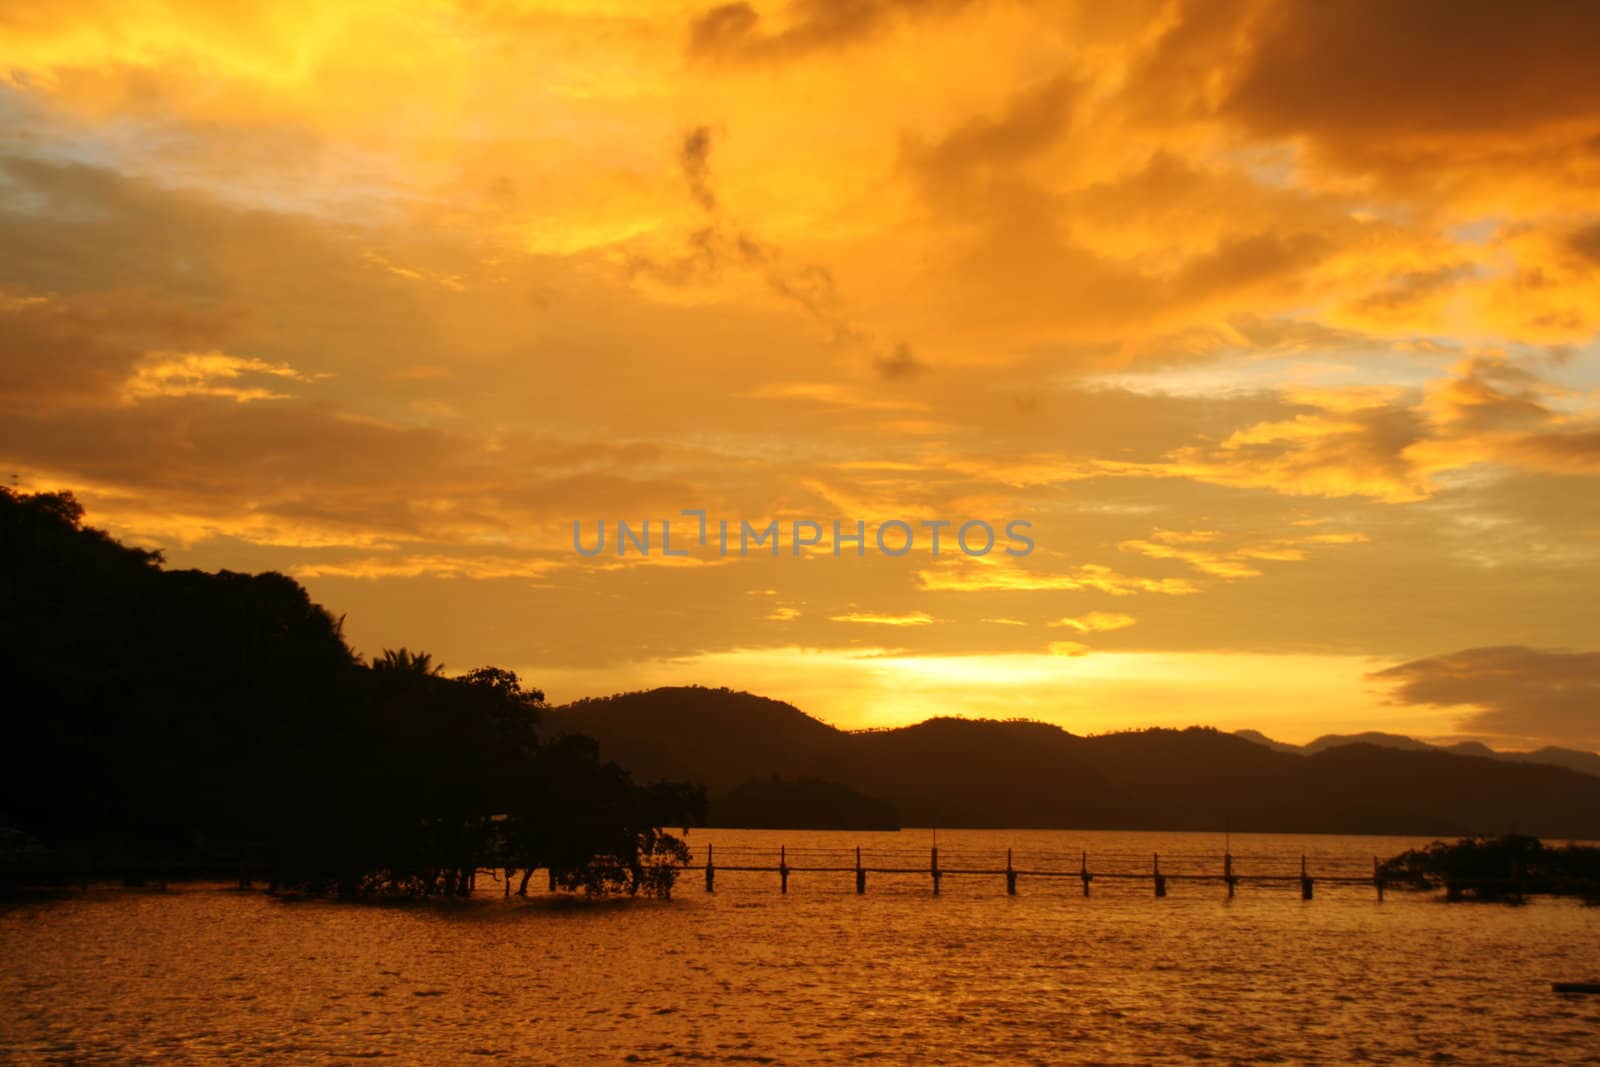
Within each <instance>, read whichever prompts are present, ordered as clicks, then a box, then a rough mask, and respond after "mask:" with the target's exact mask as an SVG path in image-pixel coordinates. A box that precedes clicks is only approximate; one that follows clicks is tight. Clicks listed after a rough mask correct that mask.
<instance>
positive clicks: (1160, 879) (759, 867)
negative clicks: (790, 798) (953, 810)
mask: <svg viewBox="0 0 1600 1067" xmlns="http://www.w3.org/2000/svg"><path fill="white" fill-rule="evenodd" d="M715 848H716V846H715V845H708V846H707V847H706V859H705V864H704V867H703V870H704V872H705V881H706V892H707V893H714V892H716V890H717V874H718V873H719V872H723V871H727V872H740V873H756V874H776V875H777V876H778V891H779V892H780V893H788V892H789V876H790V875H793V874H823V875H848V874H853V875H855V883H856V893H857V894H858V895H864V894H865V893H866V891H867V880H868V876H869V875H922V876H926V877H927V878H929V879H930V881H931V884H932V889H933V895H934V896H938V895H939V892H940V889H941V887H942V884H943V880H944V879H945V878H946V877H947V876H950V877H959V878H997V879H998V878H1004V879H1005V887H1006V893H1007V894H1008V895H1010V896H1016V895H1017V886H1018V883H1019V882H1020V881H1021V880H1022V879H1024V878H1027V879H1029V880H1033V879H1060V878H1065V879H1077V880H1078V881H1079V882H1080V883H1081V884H1082V886H1083V895H1084V896H1089V893H1090V886H1091V885H1093V883H1095V882H1097V881H1101V882H1106V881H1119V882H1148V883H1150V886H1151V889H1152V890H1153V892H1154V895H1155V896H1157V897H1165V896H1166V895H1167V883H1169V882H1215V883H1217V884H1219V885H1221V886H1222V887H1224V889H1225V890H1226V892H1227V895H1228V896H1229V897H1232V896H1233V895H1234V893H1235V890H1236V889H1237V888H1238V887H1239V886H1241V885H1288V886H1298V887H1299V889H1300V899H1301V900H1312V899H1314V898H1315V895H1316V885H1317V883H1318V882H1323V883H1328V884H1333V885H1365V886H1371V887H1373V889H1374V890H1375V891H1376V893H1377V898H1378V899H1379V900H1382V899H1383V895H1384V886H1385V880H1384V878H1383V877H1382V875H1381V874H1380V864H1379V861H1378V858H1377V857H1376V856H1374V857H1373V859H1372V873H1371V874H1359V875H1352V874H1313V873H1312V872H1311V869H1310V867H1309V865H1308V862H1307V857H1306V856H1304V855H1302V856H1301V857H1300V870H1299V873H1290V874H1285V873H1273V872H1268V871H1262V872H1260V873H1241V872H1240V871H1238V870H1236V869H1235V866H1234V856H1233V854H1232V853H1231V852H1225V853H1223V855H1222V857H1221V864H1220V869H1217V870H1215V871H1210V872H1208V871H1196V870H1185V871H1170V870H1169V871H1163V870H1162V869H1161V854H1160V853H1152V854H1151V856H1150V866H1149V868H1148V869H1138V870H1134V869H1126V868H1124V869H1108V870H1091V869H1090V866H1089V854H1088V852H1086V851H1085V852H1080V853H1079V856H1078V865H1077V867H1076V868H1072V867H1056V868H1050V867H1035V866H1030V867H1018V866H1017V865H1016V864H1015V862H1014V861H1013V856H1014V853H1013V850H1012V849H1009V848H1008V849H1006V862H1005V866H1004V867H1000V866H970V865H968V866H954V867H946V866H941V865H940V863H939V848H938V846H934V847H932V848H931V849H930V850H929V856H928V863H927V865H926V866H920V865H919V866H907V865H906V864H905V863H904V862H903V861H902V862H899V863H892V864H887V865H886V864H873V863H868V862H865V861H864V860H863V858H862V854H861V849H860V848H857V849H856V850H855V862H854V863H853V864H840V863H807V862H805V861H801V862H799V863H791V862H790V861H789V850H788V848H787V847H780V848H779V849H778V854H777V857H776V860H777V862H776V863H762V862H752V861H750V860H749V859H748V858H742V859H741V860H739V861H737V862H734V863H718V862H717V860H716V851H715ZM744 851H746V852H748V850H744ZM682 869H684V870H701V869H702V868H701V866H700V865H699V864H687V865H685V866H684V867H683V868H682Z"/></svg>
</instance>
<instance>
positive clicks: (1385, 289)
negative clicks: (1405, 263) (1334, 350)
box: [1352, 264, 1475, 315]
mask: <svg viewBox="0 0 1600 1067" xmlns="http://www.w3.org/2000/svg"><path fill="white" fill-rule="evenodd" d="M1474 273H1475V271H1474V269H1473V268H1472V267H1471V266H1470V265H1462V264H1450V265H1446V266H1442V267H1436V268H1434V269H1433V270H1413V271H1404V272H1401V273H1399V274H1393V275H1390V276H1389V278H1388V279H1387V280H1386V281H1385V282H1384V284H1383V285H1382V286H1381V287H1380V288H1378V289H1376V290H1374V291H1373V292H1371V293H1368V294H1367V295H1366V296H1363V297H1361V298H1360V299H1359V300H1356V301H1355V302H1354V303H1353V304H1352V307H1354V309H1355V310H1356V311H1360V312H1364V313H1366V314H1377V315H1383V314H1394V313H1404V312H1407V311H1410V310H1412V309H1413V308H1415V307H1416V306H1417V305H1418V304H1420V303H1421V302H1423V301H1424V300H1427V299H1429V298H1430V297H1433V296H1436V295H1438V294H1440V293H1442V292H1445V291H1446V290H1448V289H1449V288H1450V287H1451V286H1453V285H1454V284H1455V283H1456V282H1458V281H1461V280H1463V279H1466V278H1470V277H1472V276H1473V274H1474Z"/></svg>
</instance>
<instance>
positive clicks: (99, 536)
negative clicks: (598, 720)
mask: <svg viewBox="0 0 1600 1067" xmlns="http://www.w3.org/2000/svg"><path fill="white" fill-rule="evenodd" d="M543 706H544V694H543V693H542V692H540V691H539V690H537V689H528V688H524V687H523V685H522V683H521V680H520V679H518V677H517V676H516V674H515V673H514V672H512V671H509V670H505V669H503V668H499V667H493V666H484V667H479V668H476V669H474V670H472V671H469V672H467V673H466V674H464V675H462V676H461V677H459V678H449V677H446V676H445V674H444V668H443V665H442V664H437V663H435V662H434V661H433V658H432V657H431V656H430V655H429V654H427V653H425V652H415V653H413V652H411V651H410V650H409V649H407V648H405V647H401V648H399V649H385V650H384V651H383V653H382V655H381V656H379V657H378V658H377V659H376V660H375V661H374V662H373V663H372V665H371V666H370V667H366V666H363V665H362V664H361V662H360V660H359V659H358V658H357V657H356V656H355V655H354V653H353V652H352V651H351V649H350V648H349V646H348V645H346V643H345V641H344V637H343V632H342V619H335V618H334V617H333V616H331V615H330V614H329V613H328V612H327V611H325V610H323V609H322V608H321V607H320V606H318V605H317V604H315V603H313V602H312V601H311V599H310V597H309V596H308V595H307V593H306V591H305V589H304V588H302V587H301V586H300V585H299V584H298V583H297V582H295V581H294V580H293V579H291V578H288V577H285V576H284V575H281V574H273V573H268V574H256V575H251V574H237V573H233V572H229V571H221V572H218V573H216V574H207V573H203V572H200V571H193V570H187V571H169V570H164V569H163V568H162V566H161V557H160V555H159V554H158V553H154V552H146V551H143V550H140V549H134V548H127V547H125V546H123V545H121V544H118V543H117V542H116V541H115V540H113V539H112V538H110V537H109V536H107V535H106V534H104V533H103V532H101V531H98V530H95V529H92V528H89V527H85V526H84V525H83V509H82V507H81V506H80V505H79V504H78V502H77V501H76V500H75V499H74V498H73V497H72V496H71V494H67V493H41V494H24V493H18V492H16V491H15V490H11V489H5V488H0V708H3V709H4V710H3V712H0V714H3V718H0V737H3V738H4V742H5V743H4V744H3V745H0V827H13V828H15V829H17V830H21V831H24V832H26V833H27V834H29V835H32V837H33V839H34V840H36V841H37V842H39V843H40V845H41V849H42V854H45V855H48V856H49V857H50V862H51V863H53V864H54V869H55V870H56V871H57V873H58V874H59V873H60V872H62V871H66V870H68V869H70V870H72V871H74V872H81V871H83V870H86V869H100V870H111V871H115V872H117V873H120V874H122V875H123V876H125V877H128V878H130V879H133V880H139V879H141V878H143V877H146V876H147V875H148V874H149V873H151V872H153V871H155V870H156V869H158V868H159V869H161V870H166V869H167V868H168V867H169V866H171V865H174V864H178V865H188V867H190V868H191V869H196V870H203V869H210V870H213V871H216V870H220V869H227V868H228V867H230V866H236V865H237V864H238V863H240V862H241V861H244V862H249V863H254V864H256V865H258V866H262V867H265V868H266V869H267V870H268V871H269V872H270V874H269V884H270V885H271V886H273V887H275V888H290V887H293V888H298V889H303V890H308V891H313V892H330V893H339V894H341V895H349V896H355V895H363V894H370V893H378V892H393V893H412V894H429V893H442V894H465V893H470V892H471V891H472V889H473V885H474V881H475V875H476V872H477V870H478V869H479V868H480V867H484V866H493V867H497V868H501V869H506V868H510V869H514V870H522V871H527V870H529V869H531V868H533V867H535V866H552V865H555V866H558V867H559V871H560V873H561V875H562V879H563V884H566V885H571V886H574V887H578V886H581V887H583V888H586V889H590V890H592V891H610V890H613V889H626V890H628V891H630V892H640V891H643V892H651V891H656V892H665V891H666V889H667V887H668V886H670V878H671V872H670V871H668V870H666V869H665V868H664V867H662V863H663V862H664V861H666V860H670V859H672V858H674V857H675V856H678V855H681V854H682V853H681V851H677V850H675V849H674V847H673V842H675V841H676V839H675V838H671V837H670V835H665V834H663V833H662V832H661V831H660V830H659V827H660V826H661V825H663V824H665V823H671V822H674V821H676V820H678V819H679V818H680V816H681V815H683V813H684V812H685V811H687V810H690V809H693V807H694V802H695V797H696V796H697V795H698V794H697V793H696V792H695V791H694V790H693V789H690V788H689V787H685V786H678V787H670V788H669V787H652V788H650V789H642V788H639V787H637V786H635V785H634V784H633V782H632V780H631V779H630V778H629V777H628V775H627V772H626V771H624V770H622V768H620V767H617V766H616V765H615V764H609V763H603V762H601V761H600V759H599V756H598V750H597V749H596V748H595V747H594V743H593V742H592V741H589V742H587V744H585V742H584V741H583V740H579V739H564V740H563V741H561V742H557V743H553V744H548V745H547V744H541V739H540V737H539V733H538V728H539V717H540V711H541V709H542V708H543ZM691 814H692V811H691ZM682 821H683V823H685V824H686V823H687V822H688V821H690V820H689V819H688V818H684V819H683V820H682ZM678 849H679V850H681V845H679V846H678ZM30 854H32V853H30ZM30 862H31V861H30ZM618 870H621V871H622V872H624V874H623V876H621V877H613V873H614V872H615V871H618ZM5 879H6V872H4V871H0V882H4V881H5Z"/></svg>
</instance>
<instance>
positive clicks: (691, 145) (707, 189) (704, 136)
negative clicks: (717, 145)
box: [678, 126, 717, 211]
mask: <svg viewBox="0 0 1600 1067" xmlns="http://www.w3.org/2000/svg"><path fill="white" fill-rule="evenodd" d="M678 162H679V164H680V165H681V166H682V167H683V176H684V178H686V179H687V180H688V182H689V195H690V196H692V197H694V202H695V203H697V204H699V205H700V206H701V207H702V208H704V209H705V210H707V211H715V210H716V209H717V198H716V195H715V194H714V193H712V191H711V128H710V127H709V126H696V127H695V128H694V129H692V130H690V131H689V132H688V133H687V134H685V135H684V138H683V145H682V147H680V148H679V150H678Z"/></svg>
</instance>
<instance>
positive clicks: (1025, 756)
mask: <svg viewBox="0 0 1600 1067" xmlns="http://www.w3.org/2000/svg"><path fill="white" fill-rule="evenodd" d="M544 729H545V730H554V731H557V732H560V731H564V730H570V731H573V732H580V731H581V732H582V733H584V734H587V735H589V736H592V737H594V738H596V739H597V740H598V741H599V742H600V745H601V751H602V752H603V754H604V755H605V757H606V758H608V759H614V760H617V761H618V762H620V763H622V764H623V765H624V766H626V767H628V768H629V769H630V770H632V771H633V773H634V774H635V775H636V776H637V777H638V778H639V779H641V780H645V781H649V780H652V779H656V778H673V779H687V780H693V781H698V782H702V783H704V784H705V785H706V786H707V787H709V789H710V791H711V797H712V800H711V819H712V822H713V824H714V825H716V824H720V825H728V824H730V823H732V824H738V822H739V818H740V815H741V813H740V812H739V811H738V810H737V805H735V806H734V807H731V808H730V807H728V806H727V800H728V798H729V797H730V796H736V791H737V790H738V789H739V788H740V787H744V786H746V783H750V782H752V781H759V780H763V779H771V778H772V777H773V776H778V777H780V778H782V779H786V780H793V781H796V782H806V781H810V782H828V783H834V784H837V785H839V786H842V787H844V788H846V789H848V790H852V791H855V792H857V793H860V794H863V795H864V796H865V797H868V798H876V799H878V800H881V801H886V802H888V803H889V804H892V805H893V806H894V807H895V809H896V810H897V811H898V813H899V816H900V821H901V822H902V823H904V824H905V825H928V824H930V823H934V822H937V824H938V825H940V826H973V827H976V826H989V827H1060V828H1081V829H1166V830H1220V829H1221V828H1222V827H1223V825H1224V822H1225V821H1227V822H1229V823H1230V824H1231V825H1232V827H1233V828H1234V829H1236V830H1257V831H1286V832H1292V831H1300V832H1329V833H1393V834H1418V835H1450V834H1469V833H1478V832H1483V833H1499V832H1502V831H1504V830H1506V829H1508V828H1511V827H1516V828H1518V829H1520V830H1524V831H1528V832H1533V833H1539V834H1544V835H1546V836H1551V837H1573V838H1590V839H1592V838H1600V777H1596V776H1593V775H1589V774H1583V773H1580V772H1578V771H1575V770H1573V769H1571V768H1569V767H1561V766H1553V765H1548V764H1539V763H1531V762H1523V761H1520V760H1516V759H1512V758H1507V756H1508V755H1509V754H1499V755H1494V756H1485V755H1483V754H1482V753H1478V752H1476V751H1461V752H1456V751H1444V750H1440V749H1437V748H1434V747H1432V746H1427V745H1423V744H1422V743H1421V742H1410V745H1409V746H1404V747H1403V746H1400V745H1396V744H1374V743H1372V742H1371V741H1370V740H1367V739H1365V738H1362V739H1356V740H1354V741H1352V742H1351V743H1341V742H1340V741H1336V740H1333V739H1322V740H1324V741H1326V743H1324V744H1319V745H1318V746H1317V747H1316V749H1315V750H1314V751H1313V750H1312V746H1306V747H1305V748H1304V749H1299V748H1295V747H1293V746H1284V745H1278V744H1277V743H1275V742H1271V741H1270V740H1268V739H1266V738H1261V739H1260V740H1259V741H1258V740H1256V739H1254V738H1253V737H1252V738H1247V737H1241V736H1236V735H1233V734H1228V733H1223V732H1220V731H1217V730H1214V729H1209V728H1201V727H1191V728H1189V729H1186V730H1167V729H1152V730H1141V731H1134V732H1127V733H1115V734H1105V735H1100V736H1094V737H1082V736H1078V735H1075V734H1072V733H1069V732H1067V731H1066V730H1062V729H1060V728H1059V727H1056V726H1051V725H1047V724H1044V723H1038V722H1029V721H1017V720H1013V721H1003V722H1002V721H994V720H972V719H952V718H934V719H929V720H927V721H926V722H921V723H918V724H916V725H914V726H907V727H902V728H899V729H893V730H875V731H858V732H849V731H843V730H838V729H835V728H834V727H831V726H828V725H827V724H825V723H822V722H819V721H817V720H816V719H813V718H811V717H810V716H808V715H806V714H804V713H803V712H801V711H800V710H799V709H797V708H795V707H793V706H791V705H789V704H785V703H782V702H780V701H776V700H769V699H767V698H764V697H759V696H753V695H751V694H749V693H740V692H732V691H729V690H726V689H704V688H698V687H676V688H665V689H655V690H650V691H647V692H638V693H626V694H621V695H618V696H614V697H606V698H601V699H591V700H583V701H579V702H576V703H573V704H569V705H565V706H563V707H559V708H556V709H553V710H552V711H550V712H549V713H548V714H547V716H546V721H545V724H544ZM1400 740H1401V741H1407V740H1409V739H1400ZM1580 755H1581V754H1580ZM719 800H721V801H722V802H723V804H722V807H720V808H719ZM719 812H725V813H726V814H727V816H728V817H727V818H724V817H723V816H722V815H721V814H719ZM763 818H764V820H765V821H763V822H762V823H760V824H761V825H776V824H777V823H776V822H774V820H773V817H772V815H771V812H770V811H769V812H768V813H767V814H766V815H764V816H763ZM784 825H805V824H802V823H784Z"/></svg>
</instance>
